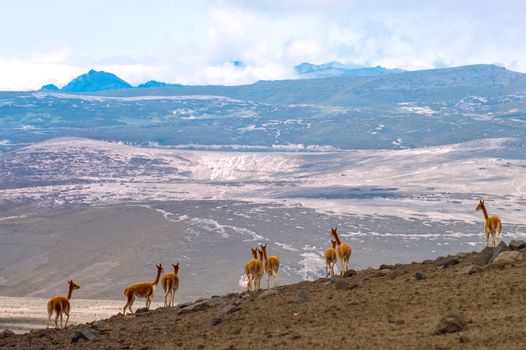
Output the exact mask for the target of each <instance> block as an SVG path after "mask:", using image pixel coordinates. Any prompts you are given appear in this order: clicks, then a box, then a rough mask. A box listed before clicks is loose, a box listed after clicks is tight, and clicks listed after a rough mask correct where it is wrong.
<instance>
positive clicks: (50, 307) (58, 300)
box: [47, 281, 80, 328]
mask: <svg viewBox="0 0 526 350" xmlns="http://www.w3.org/2000/svg"><path fill="white" fill-rule="evenodd" d="M68 284H69V290H68V295H67V296H63V295H58V296H55V297H53V298H51V299H49V301H48V302H47V314H48V317H47V328H49V321H50V320H51V315H53V311H55V313H56V316H55V327H57V328H59V327H58V322H57V321H58V317H59V316H60V327H61V328H62V314H63V313H64V314H66V323H65V324H64V327H63V328H66V327H67V326H68V320H69V310H70V309H71V303H70V301H71V296H72V295H73V290H75V289H79V288H80V287H79V285H78V284H75V282H73V281H68Z"/></svg>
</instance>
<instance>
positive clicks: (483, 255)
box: [473, 247, 495, 266]
mask: <svg viewBox="0 0 526 350" xmlns="http://www.w3.org/2000/svg"><path fill="white" fill-rule="evenodd" d="M494 252H495V248H493V247H486V248H484V249H482V250H481V251H480V253H478V254H477V256H476V257H475V260H474V261H473V262H474V263H475V265H477V266H484V265H488V264H489V263H490V260H491V257H492V256H493V253H494Z"/></svg>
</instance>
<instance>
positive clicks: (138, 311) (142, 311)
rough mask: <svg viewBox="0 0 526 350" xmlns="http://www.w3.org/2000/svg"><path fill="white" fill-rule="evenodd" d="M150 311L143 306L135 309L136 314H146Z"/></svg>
mask: <svg viewBox="0 0 526 350" xmlns="http://www.w3.org/2000/svg"><path fill="white" fill-rule="evenodd" d="M149 311H150V309H148V308H147V307H141V308H140V309H137V310H135V312H134V314H136V315H140V314H146V313H148V312H149Z"/></svg>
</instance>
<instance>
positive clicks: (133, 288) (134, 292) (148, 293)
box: [122, 264, 164, 315]
mask: <svg viewBox="0 0 526 350" xmlns="http://www.w3.org/2000/svg"><path fill="white" fill-rule="evenodd" d="M155 266H156V267H157V277H155V281H153V283H152V282H137V283H134V284H132V285H130V286H128V287H126V289H124V295H125V296H126V299H127V300H126V305H124V309H123V312H122V313H123V314H125V315H126V309H127V308H129V310H130V313H132V314H133V311H132V305H133V302H134V301H135V297H139V298H146V307H147V308H149V307H150V304H151V302H152V297H153V293H154V292H155V288H156V287H157V285H158V284H159V279H160V278H161V273H162V272H163V271H164V269H163V266H162V265H161V264H159V265H155Z"/></svg>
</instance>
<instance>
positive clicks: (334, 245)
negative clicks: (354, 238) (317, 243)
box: [331, 239, 336, 248]
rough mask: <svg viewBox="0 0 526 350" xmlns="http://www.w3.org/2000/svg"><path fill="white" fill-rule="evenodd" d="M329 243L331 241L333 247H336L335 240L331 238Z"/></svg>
mask: <svg viewBox="0 0 526 350" xmlns="http://www.w3.org/2000/svg"><path fill="white" fill-rule="evenodd" d="M331 243H332V247H333V248H336V241H335V240H333V239H331Z"/></svg>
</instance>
